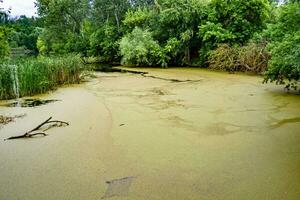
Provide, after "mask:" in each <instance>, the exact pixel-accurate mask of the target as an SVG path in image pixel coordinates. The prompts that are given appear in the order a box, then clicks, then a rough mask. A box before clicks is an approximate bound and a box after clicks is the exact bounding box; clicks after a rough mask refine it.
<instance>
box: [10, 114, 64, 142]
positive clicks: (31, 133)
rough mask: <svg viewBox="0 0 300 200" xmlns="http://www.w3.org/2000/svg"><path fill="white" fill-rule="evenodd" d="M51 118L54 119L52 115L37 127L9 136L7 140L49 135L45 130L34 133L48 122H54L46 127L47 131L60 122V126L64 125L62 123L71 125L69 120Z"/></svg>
mask: <svg viewBox="0 0 300 200" xmlns="http://www.w3.org/2000/svg"><path fill="white" fill-rule="evenodd" d="M51 119H52V117H50V118H49V119H47V120H46V121H44V122H43V123H41V124H40V125H38V126H37V127H35V128H34V129H32V130H30V131H28V132H26V133H25V134H23V135H18V136H13V137H9V138H7V139H5V140H15V139H21V138H32V137H35V136H47V134H46V133H44V132H38V133H33V132H35V131H38V130H40V129H41V128H42V127H43V126H45V125H46V124H52V125H51V126H49V127H48V128H47V129H45V130H44V131H47V130H49V129H51V128H53V127H55V126H57V124H60V126H62V125H66V126H69V123H67V122H64V121H58V120H51Z"/></svg>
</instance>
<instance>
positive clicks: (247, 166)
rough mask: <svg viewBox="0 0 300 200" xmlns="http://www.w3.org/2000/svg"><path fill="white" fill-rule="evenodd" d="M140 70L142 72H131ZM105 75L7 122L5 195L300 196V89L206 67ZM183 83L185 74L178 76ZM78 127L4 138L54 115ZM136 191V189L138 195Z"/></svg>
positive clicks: (164, 199) (2, 168)
mask: <svg viewBox="0 0 300 200" xmlns="http://www.w3.org/2000/svg"><path fill="white" fill-rule="evenodd" d="M131 70H132V69H131ZM134 70H137V71H139V70H142V71H145V72H148V74H146V75H145V74H132V73H101V72H99V73H96V78H94V79H92V80H90V81H89V82H87V83H85V84H82V85H78V86H72V87H66V88H61V89H59V90H58V91H56V92H54V93H52V94H48V95H41V96H38V97H36V98H40V99H59V100H60V101H57V102H52V103H51V104H47V105H43V106H40V107H36V108H30V107H25V108H22V107H16V108H15V107H11V108H8V107H1V108H0V115H10V116H14V115H20V114H27V115H26V117H23V118H20V119H16V120H15V122H14V123H10V124H8V125H6V126H3V127H2V128H1V129H0V159H1V164H0V177H1V178H0V199H1V200H2V199H3V200H6V199H8V200H15V199H22V200H40V199H49V200H52V199H53V200H57V199H72V200H77V199H78V200H82V199H89V200H97V199H101V197H105V194H107V188H108V185H107V182H110V181H111V180H118V179H122V178H124V177H134V179H133V180H132V183H131V185H130V188H129V191H128V195H124V196H116V197H112V198H111V199H128V200H143V199H145V200H146V199H147V200H148V199H149V200H150V199H151V200H155V199H157V200H168V199H170V200H176V199H178V200H182V199H189V200H233V199H239V200H240V199H243V200H253V199H255V200H267V199H270V200H282V199H285V200H298V199H300V190H299V188H300V145H299V144H300V119H299V118H300V96H299V95H295V94H288V93H285V92H284V91H283V90H282V87H280V86H274V85H263V84H262V79H261V77H256V76H247V75H238V74H227V73H219V72H210V71H206V70H199V69H176V68H172V69H166V70H162V69H134ZM174 80H178V81H174ZM50 116H53V118H55V119H58V120H63V121H68V122H69V123H70V126H68V127H64V128H62V127H61V128H55V129H51V130H49V132H48V134H49V136H47V137H43V138H36V139H27V140H15V141H3V139H5V138H7V137H10V136H13V135H19V134H22V133H24V132H26V131H28V130H30V129H32V128H33V127H35V126H36V125H38V124H39V123H40V122H42V121H44V120H45V119H47V118H48V117H50ZM126 194H127V192H126Z"/></svg>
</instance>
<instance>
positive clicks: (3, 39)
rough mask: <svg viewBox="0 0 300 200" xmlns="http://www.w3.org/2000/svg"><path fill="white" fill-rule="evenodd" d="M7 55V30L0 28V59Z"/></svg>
mask: <svg viewBox="0 0 300 200" xmlns="http://www.w3.org/2000/svg"><path fill="white" fill-rule="evenodd" d="M8 55H9V46H8V41H7V30H6V28H5V27H2V26H0V59H3V58H4V57H6V56H8Z"/></svg>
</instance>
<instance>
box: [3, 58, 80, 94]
mask: <svg viewBox="0 0 300 200" xmlns="http://www.w3.org/2000/svg"><path fill="white" fill-rule="evenodd" d="M83 70H84V66H83V64H82V61H81V58H80V57H79V56H78V55H67V56H66V55H65V56H55V57H42V56H41V57H37V58H25V59H24V58H23V59H21V58H20V59H17V60H14V61H12V60H7V61H4V62H3V63H0V99H11V98H18V97H23V96H30V95H34V94H40V93H44V92H47V91H49V90H53V89H56V88H57V87H58V86H60V85H63V84H72V83H79V82H80V80H81V73H82V71H83Z"/></svg>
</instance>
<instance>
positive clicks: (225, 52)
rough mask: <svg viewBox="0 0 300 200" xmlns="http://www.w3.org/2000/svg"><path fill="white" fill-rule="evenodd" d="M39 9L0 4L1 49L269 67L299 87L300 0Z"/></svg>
mask: <svg viewBox="0 0 300 200" xmlns="http://www.w3.org/2000/svg"><path fill="white" fill-rule="evenodd" d="M36 6H37V8H38V14H39V17H37V18H30V19H29V18H26V17H24V16H23V17H21V18H19V19H9V18H7V16H8V14H7V12H6V14H5V11H3V10H2V11H1V13H2V17H1V20H2V22H1V24H2V25H1V26H0V46H1V51H0V57H1V56H2V57H4V56H7V55H9V52H10V51H11V49H12V48H13V47H20V46H22V47H25V48H26V49H30V50H31V52H33V54H37V53H39V54H40V55H43V56H50V55H65V54H69V53H76V54H80V55H81V56H82V57H85V58H88V57H91V58H93V59H86V60H95V61H97V62H101V63H109V64H124V65H134V66H150V67H153V66H155V67H157V66H160V67H168V66H187V65H188V66H195V67H208V68H211V69H217V70H227V71H230V72H234V71H247V72H252V73H257V74H264V76H265V82H276V83H278V84H286V85H287V86H288V88H289V87H294V88H295V89H296V86H297V84H298V83H299V80H300V67H299V66H300V60H299V57H300V56H299V54H300V50H299V49H300V47H299V45H300V42H299V38H300V35H299V33H300V32H299V31H300V22H299V19H300V16H299V15H300V14H299V13H300V3H299V1H298V0H286V1H277V0H249V1H240V0H105V1H104V0H92V1H91V0H76V1H71V0H61V1H49V0H37V4H36Z"/></svg>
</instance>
